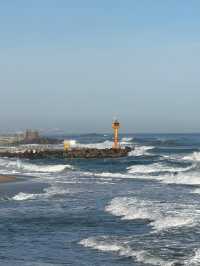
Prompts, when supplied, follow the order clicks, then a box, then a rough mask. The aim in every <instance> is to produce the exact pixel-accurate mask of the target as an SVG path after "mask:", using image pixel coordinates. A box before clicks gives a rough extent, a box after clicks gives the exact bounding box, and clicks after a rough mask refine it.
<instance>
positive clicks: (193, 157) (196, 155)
mask: <svg viewBox="0 0 200 266" xmlns="http://www.w3.org/2000/svg"><path fill="white" fill-rule="evenodd" d="M183 160H188V161H195V162H200V152H193V153H192V154H190V155H187V156H184V157H183Z"/></svg>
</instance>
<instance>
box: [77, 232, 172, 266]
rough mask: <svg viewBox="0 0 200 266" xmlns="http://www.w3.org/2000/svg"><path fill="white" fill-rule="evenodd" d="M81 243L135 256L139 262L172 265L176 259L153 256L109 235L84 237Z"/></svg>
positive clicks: (120, 254) (121, 254)
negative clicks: (167, 259)
mask: <svg viewBox="0 0 200 266" xmlns="http://www.w3.org/2000/svg"><path fill="white" fill-rule="evenodd" d="M79 244H81V245H83V246H84V247H87V248H88V247H89V248H92V249H95V250H99V251H102V252H115V253H116V254H118V255H119V256H123V257H128V258H133V259H134V260H136V261H137V262H141V263H145V264H151V265H160V266H172V265H174V261H170V262H167V261H165V260H163V259H162V258H159V257H156V256H153V255H151V254H149V253H148V252H147V251H145V250H133V249H132V248H131V247H130V246H129V245H128V244H127V243H121V242H120V241H113V240H112V239H109V237H106V236H104V237H99V238H95V237H90V238H86V239H83V240H81V241H80V242H79Z"/></svg>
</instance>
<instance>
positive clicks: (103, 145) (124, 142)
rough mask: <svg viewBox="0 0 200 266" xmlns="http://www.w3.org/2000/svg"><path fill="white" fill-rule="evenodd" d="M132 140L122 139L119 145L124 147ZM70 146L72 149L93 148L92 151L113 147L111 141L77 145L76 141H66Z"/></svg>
mask: <svg viewBox="0 0 200 266" xmlns="http://www.w3.org/2000/svg"><path fill="white" fill-rule="evenodd" d="M132 140H133V138H122V139H121V141H120V144H121V145H122V146H124V145H127V146H128V145H131V143H130V142H131V141H132ZM68 142H69V144H70V146H71V147H73V148H94V149H111V148H112V146H113V141H110V140H106V141H104V142H95V143H86V144H83V143H79V142H77V141H76V140H69V141H68Z"/></svg>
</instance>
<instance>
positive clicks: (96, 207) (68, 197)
mask: <svg viewBox="0 0 200 266" xmlns="http://www.w3.org/2000/svg"><path fill="white" fill-rule="evenodd" d="M68 138H70V140H71V143H72V144H73V145H77V146H82V147H85V146H89V147H97V148H106V147H109V146H111V145H112V135H109V134H102V135H101V134H89V135H80V136H77V135H76V136H73V135H72V136H68ZM120 141H121V145H124V146H131V147H134V150H133V151H131V152H130V153H129V156H127V157H124V158H117V159H96V160H95V159H73V160H69V159H66V160H32V161H29V160H17V159H7V158H0V174H12V175H13V174H14V175H16V176H17V177H18V179H17V181H16V182H9V183H1V184H0V265H3V266H4V265H5V266H8V265H9V266H13V265H17V266H18V265H19V266H21V265H25V266H34V265H35V266H40V265H41V266H43V265H44V266H50V265H72V266H79V265H80V266H81V265H83V266H114V265H118V266H128V265H135V266H142V265H144V266H145V265H147V266H148V265H160V266H173V265H174V266H181V265H187V266H193V265H200V135H198V134H196V135H195V134H133V135H132V134H128V135H125V134H124V135H121V136H120Z"/></svg>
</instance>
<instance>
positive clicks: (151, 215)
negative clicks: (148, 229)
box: [105, 197, 199, 231]
mask: <svg viewBox="0 0 200 266" xmlns="http://www.w3.org/2000/svg"><path fill="white" fill-rule="evenodd" d="M105 210H106V211H107V212H109V213H111V214H113V215H115V216H119V217H121V219H122V220H135V219H147V220H150V221H151V222H150V225H151V226H152V227H153V228H154V229H155V230H156V231H161V230H167V229H170V228H174V227H182V226H194V225H195V224H196V220H197V218H199V214H198V212H197V211H196V210H194V209H193V211H194V212H195V211H196V213H194V212H191V206H189V208H188V207H187V206H186V205H184V206H182V205H177V204H171V203H160V202H152V201H146V200H139V199H136V198H128V197H117V198H114V199H113V200H112V201H111V202H110V204H108V205H107V206H106V207H105Z"/></svg>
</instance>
